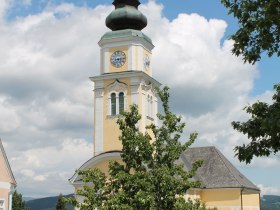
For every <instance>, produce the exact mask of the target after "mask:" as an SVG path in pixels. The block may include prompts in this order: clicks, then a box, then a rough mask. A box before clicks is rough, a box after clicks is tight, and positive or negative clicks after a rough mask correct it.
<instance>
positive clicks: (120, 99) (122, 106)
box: [119, 92, 124, 114]
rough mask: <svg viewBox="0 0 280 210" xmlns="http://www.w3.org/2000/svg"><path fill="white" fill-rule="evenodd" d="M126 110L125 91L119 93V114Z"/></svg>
mask: <svg viewBox="0 0 280 210" xmlns="http://www.w3.org/2000/svg"><path fill="white" fill-rule="evenodd" d="M123 112H124V93H123V92H121V93H120V94H119V114H122V113H123Z"/></svg>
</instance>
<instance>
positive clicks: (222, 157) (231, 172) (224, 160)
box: [215, 147, 244, 187]
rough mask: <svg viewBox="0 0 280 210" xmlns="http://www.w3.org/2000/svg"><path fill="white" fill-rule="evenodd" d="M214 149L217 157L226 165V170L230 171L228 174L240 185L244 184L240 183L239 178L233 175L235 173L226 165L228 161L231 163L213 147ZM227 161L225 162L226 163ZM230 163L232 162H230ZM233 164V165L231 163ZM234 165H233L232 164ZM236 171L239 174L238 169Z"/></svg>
mask: <svg viewBox="0 0 280 210" xmlns="http://www.w3.org/2000/svg"><path fill="white" fill-rule="evenodd" d="M215 151H216V153H217V154H218V155H219V157H220V158H221V160H222V161H223V163H224V165H225V166H226V168H227V169H228V171H229V172H230V174H231V175H232V176H233V177H234V179H235V180H236V181H237V182H238V184H240V186H242V187H244V185H243V184H242V183H240V181H239V179H238V178H237V177H236V176H235V173H233V171H232V170H231V169H230V168H229V167H228V163H229V164H231V162H229V161H228V160H227V159H226V158H225V156H224V155H223V154H222V153H221V152H220V151H219V150H218V149H217V148H216V147H215ZM226 162H227V163H226ZM231 165H232V164H231ZM232 166H233V165H232ZM233 167H234V166H233ZM237 171H238V173H239V174H240V172H239V170H237Z"/></svg>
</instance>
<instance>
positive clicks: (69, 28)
mask: <svg viewBox="0 0 280 210" xmlns="http://www.w3.org/2000/svg"><path fill="white" fill-rule="evenodd" d="M142 2H143V4H142V5H141V6H140V10H141V11H142V12H143V13H144V14H145V15H146V16H147V17H148V22H149V24H148V27H147V28H146V29H144V32H145V33H146V34H147V35H148V36H150V37H151V38H152V40H153V42H154V45H155V46H156V47H155V49H154V51H153V63H152V65H153V75H154V77H155V78H156V79H157V80H158V81H160V82H162V83H163V84H166V85H168V86H170V87H171V95H172V96H171V105H172V108H173V111H174V112H176V113H177V114H181V115H183V117H184V119H185V120H186V122H187V131H186V133H187V132H189V131H197V132H198V133H199V138H198V140H197V142H196V143H195V145H196V146H209V145H214V146H216V147H217V148H219V149H220V150H221V151H222V152H223V153H224V154H225V155H226V157H227V158H228V159H230V161H232V162H233V163H234V165H235V166H237V167H238V169H239V170H240V171H241V172H242V173H244V174H245V175H246V176H247V177H248V178H249V179H251V180H252V181H253V182H254V183H255V184H256V185H258V186H259V187H260V188H261V189H262V193H263V194H278V195H280V183H279V174H280V158H279V156H271V157H270V158H255V159H254V160H253V162H252V164H250V165H245V164H243V163H239V162H238V161H237V160H236V158H234V154H233V148H234V146H236V145H240V144H241V143H243V142H247V141H248V140H247V139H246V137H245V136H243V135H241V134H239V133H237V132H236V131H234V130H233V129H232V128H231V126H230V123H231V122H232V121H233V120H235V121H242V120H246V118H247V115H246V114H245V113H244V111H242V108H243V107H244V106H246V105H248V103H252V102H254V101H256V100H263V101H268V102H269V101H270V98H271V96H272V91H273V90H272V86H273V84H274V83H276V82H279V78H280V72H279V70H277V68H279V66H280V62H279V59H277V58H272V59H268V58H266V57H264V58H263V60H262V61H261V62H259V63H257V64H256V65H254V66H252V65H248V64H243V62H242V60H241V58H236V57H234V56H232V54H231V52H230V49H231V47H232V44H233V42H232V41H229V40H227V38H228V36H229V35H230V33H232V32H234V31H235V30H236V27H237V22H236V20H234V19H233V17H231V16H228V15H227V11H226V9H225V8H224V7H223V6H222V5H221V4H220V1H219V0H211V4H207V5H206V4H205V2H204V1H203V0H164V1H163V0H162V1H160V0H158V1H152V0H150V1H147V0H146V1H142ZM112 10H113V6H112V5H111V1H109V0H108V1H104V0H103V1H101V0H97V1H96V0H94V1H92V0H79V1H78V0H0V46H1V47H0V138H1V139H2V141H3V143H4V146H5V148H6V152H7V155H8V157H9V159H10V163H11V166H12V169H13V171H14V174H15V177H16V179H17V182H18V191H19V192H21V193H23V194H24V196H31V197H44V196H51V195H58V194H59V193H64V194H66V193H71V192H72V191H73V189H72V187H71V186H70V185H69V184H68V179H69V178H70V177H71V176H72V175H73V173H74V171H75V169H77V168H78V167H79V166H80V165H81V164H82V163H84V162H85V161H86V160H88V159H89V158H90V157H91V156H92V154H93V145H92V141H93V137H92V136H93V93H92V89H93V84H92V83H91V82H90V80H89V79H88V78H89V77H90V76H94V75H98V74H99V47H98V45H97V42H98V41H99V39H100V37H101V36H102V35H103V34H104V33H105V32H107V31H108V30H109V29H107V28H106V27H105V24H104V21H105V18H106V16H107V15H108V14H109V13H110V12H111V11H112ZM277 71H278V72H277ZM277 78H278V80H277ZM185 137H186V136H185ZM183 140H184V139H182V141H183Z"/></svg>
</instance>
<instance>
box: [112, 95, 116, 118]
mask: <svg viewBox="0 0 280 210" xmlns="http://www.w3.org/2000/svg"><path fill="white" fill-rule="evenodd" d="M116 114H117V103H116V93H112V94H111V115H116Z"/></svg>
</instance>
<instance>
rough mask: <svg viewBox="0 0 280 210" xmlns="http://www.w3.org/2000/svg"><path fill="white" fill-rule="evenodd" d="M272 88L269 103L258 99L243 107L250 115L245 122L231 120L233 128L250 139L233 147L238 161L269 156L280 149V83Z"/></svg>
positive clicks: (248, 160) (247, 161) (248, 161)
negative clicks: (272, 93) (273, 90)
mask: <svg viewBox="0 0 280 210" xmlns="http://www.w3.org/2000/svg"><path fill="white" fill-rule="evenodd" d="M274 89H275V90H276V92H275V94H274V95H273V97H272V100H273V103H272V104H271V105H269V104H267V103H265V102H260V101H258V102H256V103H254V104H253V105H251V106H248V107H245V108H244V109H245V111H246V112H247V113H248V114H250V115H251V118H250V119H249V120H248V121H247V122H242V123H241V122H232V126H233V128H234V129H236V130H238V131H239V132H241V133H243V134H246V135H247V136H248V138H249V139H250V140H251V142H250V143H249V144H247V145H245V144H243V145H242V146H237V147H235V152H236V156H237V157H238V159H239V160H240V161H245V162H246V163H250V162H251V160H252V158H253V157H254V156H257V157H259V156H269V155H270V154H271V153H274V154H275V153H277V152H278V151H279V150H280V84H277V85H274Z"/></svg>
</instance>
